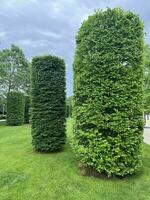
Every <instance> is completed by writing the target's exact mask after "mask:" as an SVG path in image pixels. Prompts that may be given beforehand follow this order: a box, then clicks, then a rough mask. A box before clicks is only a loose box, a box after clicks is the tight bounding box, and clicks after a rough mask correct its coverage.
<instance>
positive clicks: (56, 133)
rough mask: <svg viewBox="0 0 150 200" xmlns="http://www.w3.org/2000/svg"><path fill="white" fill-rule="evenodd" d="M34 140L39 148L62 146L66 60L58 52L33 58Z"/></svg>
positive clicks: (49, 150)
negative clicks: (53, 54)
mask: <svg viewBox="0 0 150 200" xmlns="http://www.w3.org/2000/svg"><path fill="white" fill-rule="evenodd" d="M31 81H32V89H31V112H32V116H31V125H32V138H33V139H32V143H33V146H34V148H35V149H36V150H37V151H41V152H54V151H59V150H62V149H63V147H64V144H65V141H66V133H65V121H66V116H65V110H66V105H65V102H66V100H65V95H66V94H65V63H64V60H62V59H60V58H58V57H56V56H40V57H35V58H33V61H32V74H31Z"/></svg>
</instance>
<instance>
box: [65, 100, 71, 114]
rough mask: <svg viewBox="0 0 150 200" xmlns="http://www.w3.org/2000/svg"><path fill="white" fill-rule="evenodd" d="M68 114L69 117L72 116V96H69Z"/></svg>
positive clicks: (67, 103)
mask: <svg viewBox="0 0 150 200" xmlns="http://www.w3.org/2000/svg"><path fill="white" fill-rule="evenodd" d="M66 115H67V117H72V96H70V97H68V98H67V102H66Z"/></svg>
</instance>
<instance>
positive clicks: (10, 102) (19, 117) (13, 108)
mask: <svg viewBox="0 0 150 200" xmlns="http://www.w3.org/2000/svg"><path fill="white" fill-rule="evenodd" d="M24 106H25V100H24V94H23V93H21V92H14V91H13V92H8V94H7V124H8V125H10V126H18V125H22V124H23V123H24Z"/></svg>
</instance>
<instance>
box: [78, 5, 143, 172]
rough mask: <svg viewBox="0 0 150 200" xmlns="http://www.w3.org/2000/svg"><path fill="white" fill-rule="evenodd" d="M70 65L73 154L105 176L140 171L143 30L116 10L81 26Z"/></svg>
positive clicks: (130, 16) (133, 18) (132, 18)
mask: <svg viewBox="0 0 150 200" xmlns="http://www.w3.org/2000/svg"><path fill="white" fill-rule="evenodd" d="M76 44H77V47H76V54H75V60H74V119H75V124H74V133H75V149H76V152H77V155H78V156H79V158H80V160H81V162H82V163H83V164H85V165H86V166H88V167H91V168H92V169H94V170H96V171H98V172H99V173H104V174H107V175H108V176H113V175H118V176H125V175H127V174H133V173H135V172H137V171H138V170H140V167H141V142H142V134H143V120H142V96H143V88H142V82H143V24H142V22H141V21H140V19H139V17H138V16H137V15H135V14H133V13H132V12H124V11H123V10H122V9H119V8H116V9H107V10H106V11H97V12H96V13H95V14H94V15H92V16H89V17H88V19H87V20H86V21H84V22H83V24H82V26H81V28H80V30H79V32H78V34H77V37H76Z"/></svg>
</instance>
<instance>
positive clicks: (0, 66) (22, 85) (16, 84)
mask: <svg viewBox="0 0 150 200" xmlns="http://www.w3.org/2000/svg"><path fill="white" fill-rule="evenodd" d="M29 85H30V69H29V63H28V61H27V60H26V58H25V56H24V53H23V51H22V50H21V49H20V48H19V47H17V46H15V45H11V48H10V49H4V50H2V51H0V97H3V96H4V97H5V96H7V92H10V91H14V90H15V91H19V90H22V91H24V92H25V93H26V92H28V91H29Z"/></svg>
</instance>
